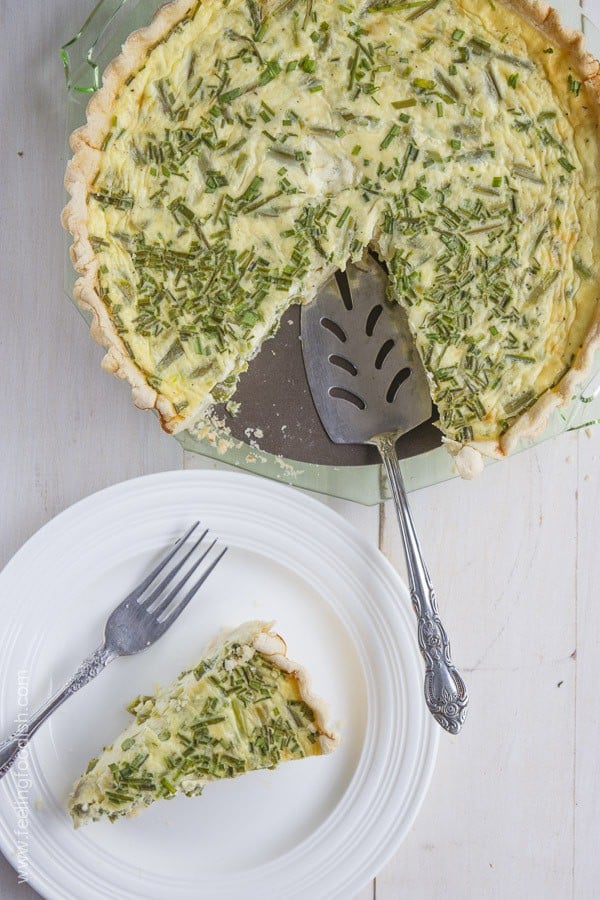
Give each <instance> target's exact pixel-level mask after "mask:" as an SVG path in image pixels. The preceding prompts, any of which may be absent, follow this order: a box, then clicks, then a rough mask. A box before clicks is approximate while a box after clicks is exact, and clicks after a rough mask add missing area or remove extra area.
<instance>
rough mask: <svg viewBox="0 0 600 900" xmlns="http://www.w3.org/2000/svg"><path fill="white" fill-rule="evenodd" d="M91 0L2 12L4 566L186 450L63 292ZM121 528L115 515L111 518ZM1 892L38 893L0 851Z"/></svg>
mask: <svg viewBox="0 0 600 900" xmlns="http://www.w3.org/2000/svg"><path fill="white" fill-rule="evenodd" d="M90 8H91V7H90V3H89V2H88V3H86V4H83V5H82V4H81V3H79V2H77V0H54V2H53V3H51V4H48V3H45V2H44V0H30V3H29V4H28V7H27V11H26V12H25V10H24V9H21V8H19V9H17V8H15V9H14V10H12V12H11V14H10V15H9V12H8V9H3V11H2V13H3V14H2V24H3V27H2V28H1V29H0V60H1V64H2V66H3V72H4V83H6V84H8V83H10V100H9V101H8V102H7V98H8V94H5V102H4V104H3V108H2V138H3V143H2V146H3V175H2V196H1V200H0V208H1V213H2V222H3V230H2V258H3V265H2V275H1V277H2V303H3V312H4V320H5V325H4V328H3V331H2V335H3V336H2V337H1V338H0V343H1V352H0V384H2V391H1V394H0V418H1V421H2V465H1V466H0V496H1V497H2V504H1V506H0V567H1V566H3V565H4V563H5V562H6V561H7V560H8V559H9V558H10V556H11V555H12V554H13V553H14V552H15V551H16V550H17V549H18V547H19V546H20V544H21V543H22V542H23V541H24V540H26V539H27V538H28V537H29V535H31V534H32V533H33V532H34V531H35V530H36V529H37V528H39V527H40V526H41V525H42V524H44V522H46V521H47V520H48V519H49V518H50V517H52V516H53V515H55V514H56V513H58V512H60V511H61V510H62V509H64V508H65V507H66V506H68V505H69V504H71V503H73V502H74V501H76V500H78V499H79V498H81V497H84V496H86V495H87V494H89V493H92V492H93V491H95V490H98V489H99V488H102V487H105V486H106V485H109V484H113V483H115V482H117V481H121V480H122V479H125V478H131V477H134V476H136V475H142V474H144V473H147V472H153V471H159V470H163V469H172V468H178V467H179V466H180V465H181V462H182V452H181V449H180V448H179V446H178V445H177V444H176V443H175V441H173V440H172V439H170V438H168V437H167V436H166V435H163V434H162V433H161V431H160V429H159V427H158V425H157V423H156V421H155V419H154V417H153V416H151V415H149V414H144V413H141V412H138V411H137V410H135V408H134V407H133V406H132V403H131V400H130V395H129V391H128V389H127V388H126V387H125V386H124V385H122V384H119V383H118V382H117V381H116V379H114V378H112V377H111V376H108V375H106V374H104V373H103V372H102V371H101V370H100V365H99V363H100V357H101V351H100V348H98V347H97V346H95V345H94V344H93V342H92V341H91V339H90V337H89V334H88V332H87V326H86V325H85V323H84V322H83V320H82V319H81V317H80V316H79V313H77V312H76V311H75V309H74V308H73V307H72V306H71V305H70V304H69V303H68V301H67V300H66V298H65V296H64V294H63V269H64V263H63V260H64V241H65V238H64V237H63V233H62V229H61V226H60V222H59V215H60V210H61V208H62V206H63V202H64V194H63V188H62V180H63V174H64V168H65V164H66V155H65V150H64V121H65V86H64V78H63V73H62V68H61V64H60V58H59V54H58V48H59V47H60V45H61V44H62V43H63V42H64V41H65V40H66V39H67V37H69V36H70V35H71V34H72V33H73V31H74V30H76V29H77V27H79V26H80V25H81V23H82V21H83V19H84V18H85V15H86V9H87V11H89V9H90ZM115 525H116V527H118V523H115ZM0 896H1V897H2V898H3V900H30V898H33V897H37V894H36V893H35V891H33V890H32V889H31V888H30V887H29V886H28V885H26V884H24V885H17V875H16V873H15V871H14V870H13V869H12V868H11V867H10V866H9V864H8V862H7V861H6V860H5V859H4V858H3V857H0Z"/></svg>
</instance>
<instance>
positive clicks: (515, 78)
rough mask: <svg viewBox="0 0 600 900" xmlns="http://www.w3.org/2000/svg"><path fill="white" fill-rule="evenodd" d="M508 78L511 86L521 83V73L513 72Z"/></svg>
mask: <svg viewBox="0 0 600 900" xmlns="http://www.w3.org/2000/svg"><path fill="white" fill-rule="evenodd" d="M506 80H507V82H508V86H509V87H511V88H516V86H517V84H518V83H519V73H518V72H513V73H512V74H511V75H509V76H508V78H507V79H506Z"/></svg>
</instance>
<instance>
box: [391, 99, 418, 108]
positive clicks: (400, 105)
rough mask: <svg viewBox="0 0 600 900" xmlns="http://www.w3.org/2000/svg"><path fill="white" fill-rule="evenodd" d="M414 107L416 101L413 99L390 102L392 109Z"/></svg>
mask: <svg viewBox="0 0 600 900" xmlns="http://www.w3.org/2000/svg"><path fill="white" fill-rule="evenodd" d="M416 105H417V101H416V99H415V98H414V97H409V98H408V99H407V100H392V106H393V107H394V109H408V108H409V107H410V106H416Z"/></svg>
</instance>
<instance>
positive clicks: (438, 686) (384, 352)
mask: <svg viewBox="0 0 600 900" xmlns="http://www.w3.org/2000/svg"><path fill="white" fill-rule="evenodd" d="M387 283H388V276H387V273H386V271H385V269H384V267H383V266H382V264H381V263H380V262H378V261H377V260H376V259H375V258H373V257H372V256H368V257H367V258H366V259H365V261H364V263H361V264H360V266H356V265H352V264H349V265H348V268H347V270H346V271H345V272H337V273H336V275H335V277H333V278H331V279H330V280H329V281H328V282H327V284H326V285H325V286H324V287H323V289H322V290H321V291H320V292H319V295H318V297H317V299H316V300H315V302H314V303H312V304H310V305H308V306H304V307H302V319H301V322H302V327H301V335H302V352H303V356H304V366H305V368H306V376H307V378H308V383H309V386H310V389H311V392H312V396H313V400H314V403H315V406H316V408H317V412H318V414H319V417H320V419H321V422H322V424H323V427H324V428H325V431H326V432H327V434H328V435H329V437H330V438H331V440H332V441H334V443H336V444H374V445H375V446H376V447H377V448H378V450H379V452H380V454H381V458H382V460H383V463H384V465H385V469H386V472H387V475H388V477H389V480H390V485H391V488H392V495H393V498H394V504H395V507H396V513H397V516H398V523H399V525H400V531H401V534H402V541H403V544H404V552H405V555H406V564H407V568H408V577H409V587H410V595H411V599H412V602H413V606H414V608H415V612H416V614H417V619H418V640H419V647H420V650H421V653H422V655H423V658H424V660H425V685H424V687H425V701H426V703H427V706H428V708H429V711H430V712H431V714H432V715H433V717H434V718H435V719H436V721H437V722H438V723H439V724H440V725H441V726H442V728H444V729H446V731H449V732H450V733H452V734H457V733H458V732H459V731H460V729H461V726H462V724H463V722H464V719H465V715H466V711H467V704H468V694H467V689H466V687H465V683H464V681H463V679H462V678H461V676H460V675H459V673H458V672H457V670H456V668H455V667H454V665H453V663H452V659H451V656H450V643H449V641H448V636H447V634H446V630H445V628H444V626H443V625H442V622H441V620H440V616H439V612H438V608H437V602H436V598H435V594H434V591H433V587H432V585H431V579H430V577H429V572H428V571H427V566H426V565H425V562H424V561H423V555H422V552H421V547H420V544H419V540H418V538H417V534H416V531H415V526H414V523H413V520H412V516H411V513H410V509H409V505H408V499H407V496H406V491H405V488H404V482H403V480H402V473H401V471H400V465H399V463H398V456H397V454H396V441H397V440H398V438H399V437H400V436H401V435H403V434H405V433H406V432H407V431H410V430H411V429H413V428H416V427H417V426H418V425H421V424H422V423H423V422H426V421H427V420H428V419H429V418H430V417H431V411H432V405H431V396H430V393H429V387H428V383H427V375H426V374H425V369H424V368H423V364H422V362H421V360H420V358H419V356H418V353H417V350H416V348H415V345H414V342H413V338H412V336H411V333H410V331H409V328H408V322H407V320H406V317H405V315H404V313H403V311H402V310H401V309H400V307H398V306H397V305H392V304H390V303H388V301H387V300H386V288H387Z"/></svg>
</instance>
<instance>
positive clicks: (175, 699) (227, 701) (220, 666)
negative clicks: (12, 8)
mask: <svg viewBox="0 0 600 900" xmlns="http://www.w3.org/2000/svg"><path fill="white" fill-rule="evenodd" d="M271 625H272V623H265V622H247V623H245V624H244V625H241V626H240V627H239V628H237V629H235V630H233V631H227V632H225V633H223V634H221V635H220V636H218V637H217V638H216V639H215V640H214V641H213V642H212V643H211V644H209V646H208V647H207V648H206V652H205V656H204V658H203V660H202V661H201V662H200V663H199V664H197V665H195V666H194V667H192V668H190V669H186V670H185V671H184V672H182V673H181V675H179V677H178V678H177V679H176V680H175V681H174V682H173V684H171V685H170V686H169V687H167V688H164V689H160V690H158V691H157V692H156V693H155V694H154V695H152V696H143V697H137V698H136V699H135V700H134V701H132V703H131V704H130V705H129V707H128V709H129V711H130V712H131V713H132V714H133V715H134V717H135V721H134V722H133V723H132V724H131V725H130V726H129V727H128V728H126V729H125V731H123V733H122V734H121V735H119V737H118V738H116V740H115V741H114V742H113V744H112V745H111V746H109V747H106V748H104V750H103V752H102V754H101V755H100V756H99V757H98V758H96V759H93V760H91V762H90V763H89V765H88V767H87V771H86V773H85V774H84V775H82V776H81V778H80V779H79V780H78V781H77V783H76V784H75V786H74V788H73V793H72V795H71V797H70V799H69V811H70V813H71V817H72V819H73V823H74V824H75V826H76V827H78V826H80V825H85V824H86V823H88V822H92V821H97V820H100V819H103V818H108V819H110V820H111V821H114V820H116V819H118V818H120V817H121V816H132V815H135V814H136V813H138V812H139V811H140V810H141V809H143V808H144V807H147V806H149V805H150V804H151V803H153V802H154V801H156V800H160V799H169V798H171V797H174V796H175V795H177V794H184V795H186V796H188V797H191V796H196V795H199V794H201V793H202V790H203V788H204V787H205V786H206V785H207V784H208V783H209V782H211V781H217V780H219V779H222V778H235V777H237V776H238V775H242V774H244V773H245V772H250V771H254V770H257V769H272V768H275V767H276V766H277V765H279V763H281V762H285V761H288V760H295V759H302V758H303V757H307V756H319V755H321V754H324V753H329V752H331V751H332V750H333V749H335V746H336V744H337V741H338V738H337V736H336V735H335V734H334V733H333V732H332V731H331V730H330V729H329V728H328V727H327V724H326V709H325V706H324V704H323V701H321V700H320V699H318V698H316V697H315V696H314V695H313V694H312V693H311V691H310V687H309V681H308V676H307V674H306V671H305V670H304V669H302V668H301V667H300V666H298V665H296V664H295V663H292V662H291V661H290V660H289V659H288V657H287V656H286V645H285V642H284V641H283V639H282V638H281V637H280V636H279V635H278V634H275V633H274V632H273V631H272V630H271Z"/></svg>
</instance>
